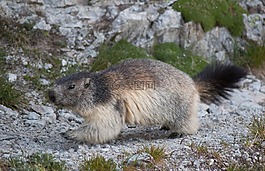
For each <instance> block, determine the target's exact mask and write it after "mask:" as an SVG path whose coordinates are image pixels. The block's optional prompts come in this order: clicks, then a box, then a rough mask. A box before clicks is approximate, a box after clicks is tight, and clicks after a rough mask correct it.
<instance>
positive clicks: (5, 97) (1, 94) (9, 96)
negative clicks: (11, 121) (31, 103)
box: [0, 49, 23, 108]
mask: <svg viewBox="0 0 265 171" xmlns="http://www.w3.org/2000/svg"><path fill="white" fill-rule="evenodd" d="M5 56H6V52H5V50H4V49H0V68H1V70H0V83H1V84H0V104H2V105H5V106H7V107H10V108H17V107H18V106H19V104H21V102H22V101H23V98H22V93H21V92H19V91H18V90H16V89H15V88H14V85H13V84H12V83H10V82H8V80H7V78H6V76H5V64H6V62H5Z"/></svg>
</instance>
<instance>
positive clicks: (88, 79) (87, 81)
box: [84, 78, 90, 88]
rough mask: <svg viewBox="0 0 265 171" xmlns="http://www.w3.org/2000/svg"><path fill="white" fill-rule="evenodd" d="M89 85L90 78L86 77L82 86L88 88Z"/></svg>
mask: <svg viewBox="0 0 265 171" xmlns="http://www.w3.org/2000/svg"><path fill="white" fill-rule="evenodd" d="M89 85H90V78H86V79H85V81H84V88H88V87H89Z"/></svg>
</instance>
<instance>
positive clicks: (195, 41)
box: [0, 0, 265, 62]
mask: <svg viewBox="0 0 265 171" xmlns="http://www.w3.org/2000/svg"><path fill="white" fill-rule="evenodd" d="M175 1H176V0H171V1H166V2H162V1H151V0H145V1H137V2H134V3H132V1H129V0H127V1H122V0H108V1H107V0H105V1H86V0H63V1H61V0H55V1H53V0H26V1H21V0H9V1H7V0H2V1H1V2H0V14H1V15H2V16H4V17H12V18H15V19H16V20H18V21H19V22H21V23H25V22H31V23H32V22H33V23H35V26H34V29H41V30H46V31H49V30H51V29H53V28H56V29H58V30H59V32H60V34H62V35H64V36H66V37H67V39H68V46H69V48H72V49H77V50H78V52H76V54H75V55H76V56H80V58H86V57H94V56H95V55H96V51H95V48H97V47H99V45H100V44H101V43H102V42H106V41H108V40H120V39H126V40H128V41H129V42H132V43H133V44H135V45H137V46H141V47H144V48H151V47H153V45H154V44H156V43H161V42H175V43H176V44H179V45H180V46H182V47H184V48H188V49H192V50H193V51H194V52H195V53H197V54H199V55H201V56H204V57H206V58H212V57H214V58H217V59H224V58H225V57H226V56H227V55H229V54H231V53H232V52H233V50H234V45H235V43H236V42H238V41H242V40H241V39H239V38H234V37H232V36H231V35H230V33H229V32H228V31H227V29H225V28H218V27H217V28H214V29H213V30H211V31H208V32H206V33H205V32H204V31H203V30H202V28H201V26H200V24H196V23H193V22H188V23H185V22H184V21H183V19H182V16H181V13H179V12H177V11H175V10H173V9H172V8H171V5H172V4H173V3H174V2H175ZM88 2H90V4H89V3H88ZM241 5H242V6H243V7H244V8H245V9H247V10H249V11H250V15H244V23H245V28H246V31H245V33H244V34H245V36H246V37H247V38H248V39H250V40H253V41H255V42H258V43H260V44H261V43H262V42H263V41H264V39H265V38H264V37H265V31H264V30H265V29H264V27H265V26H264V18H265V13H264V11H265V10H264V2H261V1H259V0H255V1H251V2H250V1H245V0H242V2H241ZM85 61H86V60H84V62H85Z"/></svg>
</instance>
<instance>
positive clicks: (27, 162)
mask: <svg viewBox="0 0 265 171" xmlns="http://www.w3.org/2000/svg"><path fill="white" fill-rule="evenodd" d="M0 168H1V167H0ZM3 168H9V169H7V170H19V171H64V170H66V166H65V162H61V161H56V160H55V158H54V157H53V156H52V155H51V154H41V153H34V154H32V155H30V156H28V157H26V158H25V159H22V158H19V157H18V158H11V159H9V160H7V161H4V162H3ZM1 169H2V168H1ZM3 170H4V169H3Z"/></svg>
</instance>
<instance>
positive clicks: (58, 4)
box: [0, 0, 265, 170]
mask: <svg viewBox="0 0 265 171" xmlns="http://www.w3.org/2000/svg"><path fill="white" fill-rule="evenodd" d="M173 2H175V0H173V1H167V2H163V1H153V0H147V1H137V2H132V1H129V0H128V1H121V0H117V1H116V0H114V1H90V3H91V4H88V1H86V0H64V1H59V0H55V1H53V0H26V1H23V0H2V1H1V2H0V15H1V17H6V18H13V19H15V20H16V21H18V22H20V23H33V28H34V29H36V30H37V29H40V30H46V31H50V32H56V33H59V34H60V35H62V36H65V37H66V40H67V44H66V47H64V48H59V49H57V51H56V55H57V54H60V55H61V56H60V57H62V60H61V63H62V68H60V69H61V70H60V71H58V73H60V72H61V71H64V70H66V68H67V66H68V65H72V64H76V63H78V64H82V63H84V64H87V63H88V62H89V61H90V59H91V57H92V58H93V57H95V56H96V55H97V53H98V47H99V46H100V44H102V43H103V42H107V41H109V40H115V41H117V40H120V39H122V38H123V39H127V40H129V41H130V42H132V43H133V44H135V45H137V46H141V47H144V48H147V49H148V48H150V47H152V46H153V45H154V44H155V43H157V42H175V43H176V44H179V45H180V46H181V47H184V48H188V49H189V48H192V50H193V51H194V52H196V53H198V54H200V55H202V56H205V57H206V58H212V57H214V58H218V59H225V58H226V57H227V56H228V55H229V54H231V53H232V52H233V50H234V44H233V43H234V42H236V41H239V42H240V44H242V45H244V43H245V41H244V39H242V38H234V37H232V36H231V35H230V33H229V32H228V31H227V29H225V28H219V27H216V28H214V29H213V30H211V31H209V32H206V33H205V32H204V31H203V29H202V28H201V26H200V25H198V24H195V23H193V22H188V23H185V22H184V20H183V19H182V16H181V14H180V13H179V12H177V11H174V10H173V9H172V8H171V5H172V3H173ZM264 4H265V2H264V1H258V0H254V1H242V4H241V5H242V6H243V7H244V8H245V9H247V10H248V11H249V13H250V14H249V15H244V23H245V27H246V31H245V33H244V36H245V37H247V38H248V39H250V40H253V41H255V42H257V43H262V42H263V41H264V37H265V35H264V34H265V32H264V30H265V29H264V18H265V14H264V11H265V10H264ZM172 18H174V20H172ZM53 38H54V39H59V38H58V37H53ZM40 39H41V40H45V39H42V38H40ZM36 42H38V43H39V42H40V45H38V48H39V49H41V48H42V47H45V50H46V51H47V53H46V55H47V56H48V57H49V56H53V55H54V54H51V53H53V51H55V50H56V48H57V46H53V44H52V42H48V45H47V42H46V43H45V42H44V44H41V43H43V42H42V41H38V40H37V41H36ZM34 43H35V41H34ZM0 44H1V45H2V42H1V41H0ZM49 44H52V46H53V47H50V46H49ZM32 46H33V45H32ZM3 48H6V49H7V52H8V54H7V55H6V56H5V59H6V60H7V63H8V64H9V65H10V66H11V67H10V68H8V73H7V76H8V79H9V81H10V82H13V83H16V84H17V85H16V87H17V88H19V89H24V91H26V94H25V96H27V99H30V100H29V103H28V104H27V107H25V108H23V109H21V110H18V111H16V110H12V109H10V108H7V107H5V106H3V105H0V157H3V158H8V157H12V156H20V155H23V156H25V155H28V154H32V153H35V152H42V153H51V154H53V155H54V156H55V157H56V159H58V160H63V161H66V164H67V166H68V168H69V170H77V168H78V164H79V163H80V162H81V161H82V160H83V159H85V158H86V159H89V158H91V157H92V156H94V155H95V154H100V155H102V156H104V157H106V158H113V159H114V161H115V162H117V163H119V164H121V163H122V162H123V161H124V160H125V159H126V158H128V157H130V155H129V156H128V155H127V153H130V154H132V153H135V152H137V150H138V149H139V148H141V147H142V146H143V145H147V146H150V145H155V146H164V147H165V150H166V152H167V153H168V154H170V157H168V158H167V159H166V161H165V163H164V164H163V165H162V166H161V168H157V169H158V170H159V169H160V170H163V169H164V170H213V169H222V168H226V167H227V166H228V165H229V163H230V162H237V161H238V160H239V159H241V160H242V158H243V159H244V160H246V161H250V163H251V162H253V161H255V160H259V161H264V160H265V159H264V158H265V157H264V155H262V154H261V153H260V152H264V149H265V144H264V143H262V145H263V146H262V148H261V149H260V152H254V153H252V152H251V151H248V150H245V149H244V147H243V144H244V143H242V141H246V139H247V138H246V137H248V136H249V135H248V134H249V131H248V128H247V126H248V125H249V124H250V123H251V122H252V118H253V117H254V116H256V117H261V116H262V115H263V116H264V112H265V107H264V103H265V102H264V100H265V84H264V82H262V81H260V80H258V79H257V78H255V77H254V76H252V75H249V76H248V78H246V79H245V80H243V81H242V86H241V87H242V88H241V89H240V90H236V91H235V92H234V93H232V97H231V99H230V100H224V101H223V103H222V104H221V105H219V106H216V105H214V104H211V105H209V106H208V105H205V104H201V107H200V111H199V113H198V114H199V116H200V119H201V129H200V131H199V132H198V134H196V135H192V136H186V137H184V138H180V139H167V136H168V134H169V132H167V131H163V130H159V128H160V127H159V126H157V127H147V128H145V127H133V126H130V127H129V128H124V130H123V132H122V133H121V135H120V136H119V137H118V139H117V140H113V141H112V142H109V143H107V144H103V145H94V146H91V145H87V144H79V143H76V142H72V141H67V140H65V139H64V138H63V137H61V135H60V133H62V132H65V131H66V130H68V129H74V128H77V127H78V126H79V125H80V124H82V122H83V120H82V118H79V117H77V116H75V115H74V114H73V113H72V112H71V111H67V110H63V109H56V108H55V106H52V105H51V104H50V103H48V102H46V100H45V98H44V97H43V92H40V91H39V90H37V89H34V88H32V87H31V86H29V84H28V82H27V80H25V76H26V75H27V74H30V75H33V76H34V74H36V73H34V70H31V68H30V67H28V66H31V67H32V66H33V67H36V68H38V69H43V70H46V71H49V70H50V69H51V68H53V67H54V65H53V62H54V61H53V60H54V58H51V59H50V61H51V62H47V63H45V62H44V61H42V59H41V56H40V57H39V56H37V57H35V58H32V57H31V56H28V55H26V53H25V51H24V50H23V49H22V48H20V49H19V50H17V49H16V48H17V47H12V45H11V46H10V45H8V46H3ZM53 48H54V49H55V50H54V49H53ZM47 49H48V50H47ZM51 49H53V51H51V52H50V51H49V50H51ZM39 58H40V59H39ZM38 81H39V82H40V84H41V85H45V86H47V85H49V84H50V81H52V80H46V79H43V78H41V79H39V80H38ZM25 88H26V90H25ZM204 146H205V147H207V148H208V152H207V154H204V155H198V148H199V147H204ZM196 149H197V150H196ZM262 150H263V151H262ZM212 152H218V154H219V155H220V157H216V156H214V155H212ZM264 163H265V161H264Z"/></svg>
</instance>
